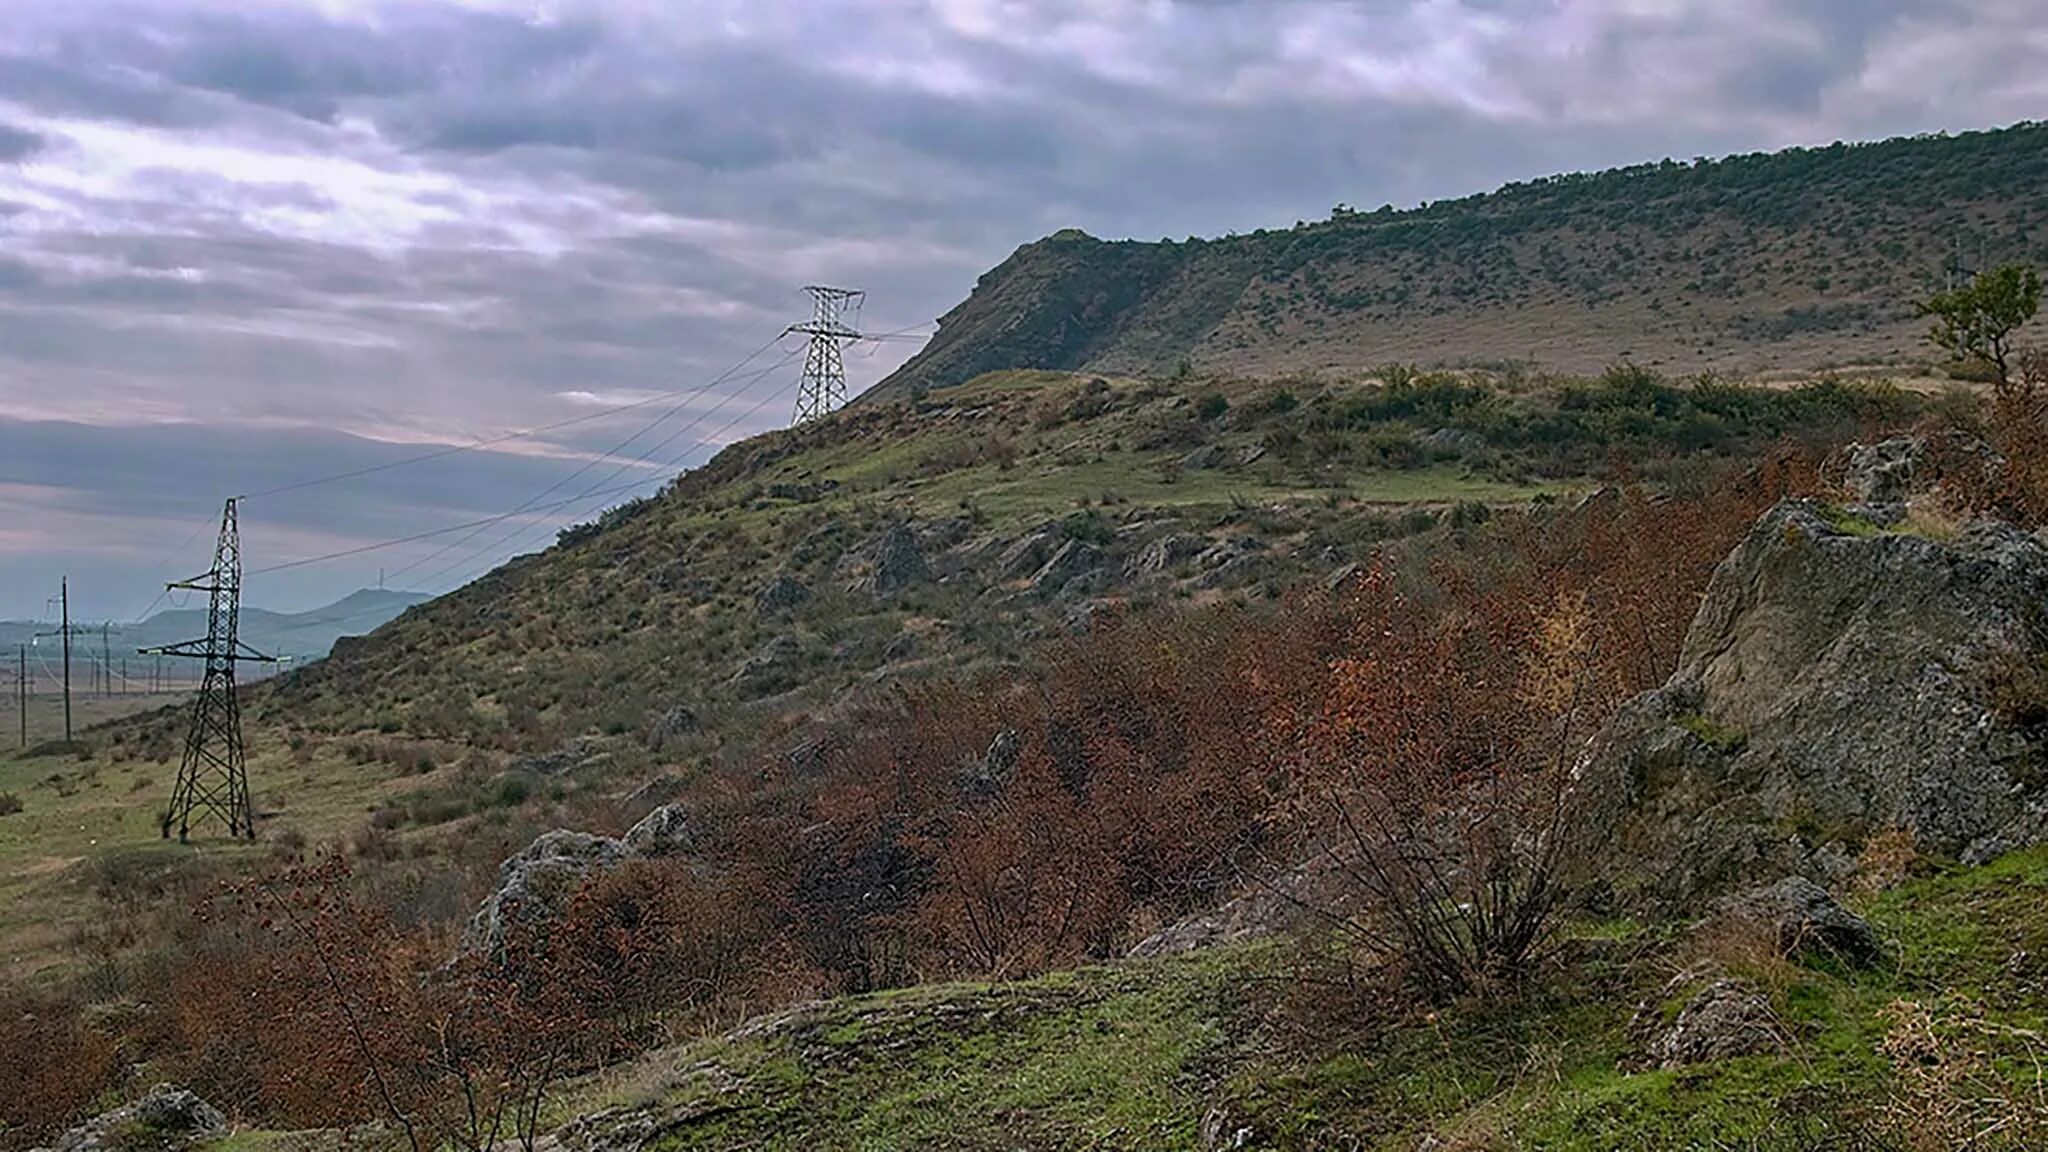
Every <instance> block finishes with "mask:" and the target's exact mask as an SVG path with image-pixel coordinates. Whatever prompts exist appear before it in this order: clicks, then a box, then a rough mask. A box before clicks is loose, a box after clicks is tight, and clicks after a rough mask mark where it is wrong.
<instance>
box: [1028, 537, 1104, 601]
mask: <svg viewBox="0 0 2048 1152" xmlns="http://www.w3.org/2000/svg"><path fill="white" fill-rule="evenodd" d="M1107 560H1108V557H1107V556H1106V555H1105V554H1104V553H1103V551H1102V549H1100V548H1097V547H1096V546H1095V545H1093V544H1090V543H1088V542H1087V541H1085V540H1069V541H1067V542H1066V543H1064V544H1062V545H1060V547H1059V550H1058V551H1057V552H1054V553H1053V554H1052V558H1051V559H1050V560H1047V561H1046V562H1045V566H1044V567H1042V568H1040V569H1039V570H1038V574H1037V575H1035V576H1033V577H1032V578H1031V590H1032V591H1033V592H1035V593H1037V594H1038V595H1040V596H1052V595H1056V594H1058V593H1059V592H1060V591H1061V589H1064V588H1065V587H1066V586H1067V585H1068V584H1069V583H1071V582H1072V581H1074V580H1077V579H1079V578H1080V577H1082V576H1084V575H1088V574H1091V573H1093V572H1095V571H1096V570H1097V569H1100V568H1101V567H1102V566H1103V565H1104V564H1105V563H1106V562H1107Z"/></svg>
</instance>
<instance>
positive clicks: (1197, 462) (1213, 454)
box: [1180, 444, 1223, 472]
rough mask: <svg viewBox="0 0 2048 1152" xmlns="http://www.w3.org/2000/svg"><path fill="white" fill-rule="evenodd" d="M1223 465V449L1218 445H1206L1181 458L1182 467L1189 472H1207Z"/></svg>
mask: <svg viewBox="0 0 2048 1152" xmlns="http://www.w3.org/2000/svg"><path fill="white" fill-rule="evenodd" d="M1222 463H1223V449H1222V447H1221V446H1219V445H1216V444H1204V445H1202V446H1201V447H1200V448H1197V449H1195V450H1194V451H1193V452H1190V453H1188V454H1187V455H1185V456H1183V457H1181V458H1180V466H1181V467H1182V468H1184V469H1186V470H1187V471H1189V472H1206V471H1208V470H1209V469H1211V468H1216V467H1219V466H1221V465H1222Z"/></svg>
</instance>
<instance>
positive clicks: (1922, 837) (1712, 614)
mask: <svg viewBox="0 0 2048 1152" xmlns="http://www.w3.org/2000/svg"><path fill="white" fill-rule="evenodd" d="M2044 600H2048V546H2044V545H2043V543H2042V542H2041V541H2040V540H2039V539H2037V538H2035V537H2033V536H2030V535H2028V534H2026V533H2023V532H2020V531H2019V530H2018V529H2015V528H2012V527H2010V526H2009V525H2004V524H1991V523H1986V524H1978V525H1973V526H1971V527H1970V528H1968V529H1967V530H1965V531H1964V532H1963V533H1962V534H1961V535H1959V536H1958V537H1957V538H1955V539H1954V540H1949V541H1937V540H1931V539H1927V538H1924V537H1920V536H1914V535H1908V534H1895V533H1886V532H1875V533H1873V532H1871V531H1870V530H1868V528H1860V529H1859V528H1857V527H1856V526H1853V525H1852V526H1838V517H1836V516H1834V514H1832V513H1831V512H1830V510H1828V509H1827V508H1825V507H1824V506H1821V505H1817V504H1813V503H1811V502H1807V501H1787V502H1784V503H1781V504H1779V505H1778V506H1777V507H1776V508H1774V509H1772V510H1771V511H1770V512H1769V513H1767V514H1766V515H1764V516H1763V517H1762V518H1761V519H1760V520H1759V521H1758V523H1757V524H1756V526H1755V528H1753V529H1752V530H1751V532H1750V534H1749V535H1748V537H1747V538H1746V539H1745V540H1744V541H1743V543H1742V544H1741V545H1740V546H1738V547H1737V548H1736V549H1735V551H1734V552H1733V553H1732V554H1731V555H1730V556H1729V557H1728V558H1727V559H1726V560H1725V561H1723V562H1722V564H1721V565H1720V567H1719V568H1718V569H1717V570H1716V571H1715V573H1714V577H1713V580H1712V582H1711V584H1710V586H1709V588H1708V591H1707V594H1706V597H1705V599H1704V601H1703V603H1702V604H1701V607H1700V611H1699V613H1698V615H1697V616H1696V618H1695V619H1694V621H1693V623H1692V627H1691V629H1690V631H1689V632H1688V633H1687V636H1686V641H1685V645H1684V649H1683V653H1682V655H1681V658H1680V662H1679V667H1678V670H1677V672H1676V673H1675V674H1674V675H1673V677H1672V679H1671V680H1670V681H1669V682H1668V683H1667V684H1665V686H1664V687H1662V688H1660V689H1657V690H1655V691H1653V692H1651V693H1648V694H1646V695H1645V696H1643V697H1640V698H1638V699H1637V700H1635V701H1632V702H1630V704H1629V705H1627V706H1626V707H1624V708H1623V709H1622V710H1621V713H1620V714H1619V715H1618V716H1617V718H1616V720H1615V721H1614V723H1613V724H1611V725H1610V726H1609V728H1608V729H1607V730H1605V731H1604V732H1603V733H1602V734H1601V735H1600V737H1599V738H1598V739H1597V740H1596V741H1595V744H1594V746H1593V748H1592V750H1591V753H1590V756H1589V759H1588V761H1587V763H1586V765H1585V767H1584V769H1583V771H1582V773H1581V782H1582V792H1583V794H1584V796H1585V797H1586V798H1587V799H1588V800H1589V801H1590V802H1591V803H1592V804H1593V805H1594V808H1595V813H1594V815H1593V816H1592V818H1591V822H1592V823H1594V824H1595V825H1598V826H1601V827H1612V828H1615V829H1618V830H1619V833H1620V837H1621V841H1622V842H1621V843H1620V844H1619V845H1618V846H1617V847H1618V849H1619V850H1618V851H1615V852H1612V853H1610V854H1609V855H1610V858H1613V859H1626V860H1629V861H1631V862H1632V863H1631V867H1634V868H1642V867H1647V870H1648V873H1649V879H1650V881H1651V883H1650V885H1649V887H1648V889H1647V891H1648V893H1649V894H1651V895H1653V896H1655V897H1657V898H1658V899H1659V900H1660V901H1681V902H1682V901H1687V900H1690V899H1691V898H1693V897H1695V896H1698V895H1702V894H1705V893H1706V892H1708V891H1709V890H1712V889H1724V890H1725V889H1727V888H1731V887H1736V886H1739V885H1740V884H1741V883H1744V882H1750V881H1753V880H1754V879H1755V877H1756V873H1757V872H1759V871H1775V872H1776V873H1777V874H1778V875H1784V874H1787V873H1812V874H1821V875H1825V874H1826V870H1825V868H1824V867H1823V866H1822V865H1821V864H1820V863H1817V862H1816V860H1815V856H1816V852H1817V849H1818V847H1819V846H1820V845H1824V844H1825V843H1827V842H1828V841H1831V840H1846V841H1850V842H1856V841H1859V840H1861V839H1862V838H1864V837H1866V836H1868V835H1870V834H1873V833H1875V832H1878V831H1881V830H1885V829H1892V828H1897V829H1903V830H1905V831H1907V832H1909V833H1911V834H1912V836H1913V837H1914V839H1915V841H1916V842H1917V843H1919V844H1921V845H1923V846H1925V847H1926V848H1927V849H1928V850H1930V851H1932V852H1936V853H1940V854H1943V855H1951V856H1957V857H1962V858H1965V859H1975V858H1981V857H1982V856H1983V855H1984V854H1985V853H1986V852H1988V851H1990V850H1992V849H1993V848H2003V847H2011V846H2019V845H2023V844H2029V843H2035V842H2038V841H2039V840H2040V839H2041V838H2042V835H2043V832H2044V831H2048V829H2044V828H2043V825H2042V821H2041V820H2040V817H2039V812H2040V806H2041V805H2042V802H2043V801H2044V799H2048V775H2044V772H2043V770H2042V760H2041V755H2040V749H2039V748H2038V746H2037V745H2036V744H2035V743H2034V742H2033V740H2032V739H2031V737H2030V735H2029V734H2028V733H2026V732H2023V731H2021V730H2019V729H2018V728H2017V727H2016V726H2015V725H2014V724H2012V723H2010V722H2008V721H2007V720H2006V719H2005V718H2003V717H2002V716H2001V714H2000V713H1999V712H1998V711H1997V710H1996V709H1995V708H1994V707H1993V706H1992V700H1991V690H1990V673H1991V672H1993V671H1994V670H1995V669H1996V668H1997V667H1998V665H1999V663H2000V662H2001V661H2002V660H2005V659H2009V658H2012V657H2014V656H2016V655H2017V656H2028V657H2032V656H2036V655H2038V653H2037V652H2036V650H2035V644H2036V641H2035V638H2034V630H2033V621H2034V619H2035V618H2036V613H2037V611H2038V605H2040V604H2042V603H2043V602H2044ZM1700 718H1705V719H1706V720H1708V721H1710V722H1711V725H1712V726H1713V727H1714V728H1716V729H1720V730H1723V731H1726V732H1730V733H1734V734H1737V736H1738V737H1739V738H1738V739H1735V740H1732V741H1726V740H1724V741H1721V742H1719V743H1718V744H1714V743H1709V742H1708V741H1705V740H1703V739H1701V738H1700V737H1699V736H1697V735H1695V734H1694V733H1693V732H1690V731H1687V730H1686V729H1687V727H1688V726H1690V727H1694V728H1698V727H1700V725H1699V724H1698V720H1699V719H1700ZM1794 830H1806V831H1807V832H1808V833H1811V832H1818V833H1819V834H1818V835H1813V836H1812V840H1813V841H1814V842H1813V843H1809V842H1808V840H1807V838H1806V835H1805V834H1795V832H1794Z"/></svg>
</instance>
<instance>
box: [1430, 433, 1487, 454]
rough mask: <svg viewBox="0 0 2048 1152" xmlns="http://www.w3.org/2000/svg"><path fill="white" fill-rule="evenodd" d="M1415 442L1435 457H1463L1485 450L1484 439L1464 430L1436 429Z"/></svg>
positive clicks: (1477, 434)
mask: <svg viewBox="0 0 2048 1152" xmlns="http://www.w3.org/2000/svg"><path fill="white" fill-rule="evenodd" d="M1415 442H1416V444H1418V445H1419V446H1421V448H1422V449H1423V450H1424V451H1426V452H1429V453H1432V454H1434V455H1437V456H1465V455H1469V454H1471V453H1474V452H1482V451H1485V449H1486V437H1484V436H1481V435H1480V434H1479V433H1477V432H1472V431H1468V430H1466V429H1464V428H1438V429H1435V430H1434V431H1431V432H1428V433H1425V434H1423V435H1422V436H1420V437H1417V438H1416V441H1415Z"/></svg>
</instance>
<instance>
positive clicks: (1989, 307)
mask: <svg viewBox="0 0 2048 1152" xmlns="http://www.w3.org/2000/svg"><path fill="white" fill-rule="evenodd" d="M1917 308H1918V309H1919V313H1920V315H1922V316H1926V317H1932V318H1933V320H1934V327H1933V328H1932V329H1930V330H1929V331H1928V333H1927V338H1928V339H1929V340H1932V341H1933V342H1934V343H1935V344H1936V345H1938V346H1939V347H1941V348H1944V349H1946V350H1947V351H1948V352H1949V353H1950V354H1951V355H1954V356H1955V357H1956V358H1958V359H1962V360H1982V361H1985V362H1986V363H1988V364H1990V365H1991V367H1992V369H1993V370H1994V371H1995V372H1996V373H1997V374H1998V382H1999V383H2000V384H2001V385H2004V384H2009V383H2011V381H2012V372H2011V360H2012V356H2013V344H2012V337H2013V333H2014V332H2016V331H2018V330H2019V329H2020V328H2021V327H2022V326H2023V325H2025V324H2026V322H2027V321H2029V320H2032V319H2033V318H2034V313H2036V312H2037V311H2039V310H2040V308H2041V274H2040V273H2039V272H2036V271H2034V270H2033V269H2031V268H2026V267H2022V266H2020V265H2018V264H2005V265H2001V266H2000V267H1997V268H1994V269H1992V270H1991V271H1989V272H1986V273H1984V274H1982V275H1980V276H1977V277H1974V278H1972V279H1971V281H1970V283H1968V284H1967V285H1964V286H1963V287H1961V288H1957V289H1954V290H1952V291H1948V292H1937V293H1935V294H1934V295H1933V296H1931V297H1929V298H1927V299H1926V300H1923V301H1921V302H1920V303H1919V304H1918V305H1917Z"/></svg>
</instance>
